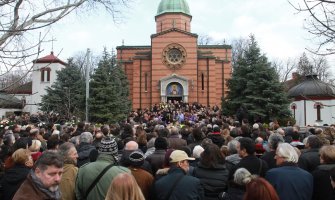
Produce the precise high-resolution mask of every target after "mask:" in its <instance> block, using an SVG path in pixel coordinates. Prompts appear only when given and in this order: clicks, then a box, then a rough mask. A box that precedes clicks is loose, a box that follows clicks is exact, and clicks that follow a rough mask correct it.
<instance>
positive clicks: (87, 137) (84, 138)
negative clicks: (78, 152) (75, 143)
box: [79, 132, 93, 143]
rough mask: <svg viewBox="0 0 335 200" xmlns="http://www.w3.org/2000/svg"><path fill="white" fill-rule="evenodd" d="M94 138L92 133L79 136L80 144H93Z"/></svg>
mask: <svg viewBox="0 0 335 200" xmlns="http://www.w3.org/2000/svg"><path fill="white" fill-rule="evenodd" d="M92 141H93V136H92V134H91V133H90V132H83V133H81V134H80V136H79V143H82V142H86V143H92Z"/></svg>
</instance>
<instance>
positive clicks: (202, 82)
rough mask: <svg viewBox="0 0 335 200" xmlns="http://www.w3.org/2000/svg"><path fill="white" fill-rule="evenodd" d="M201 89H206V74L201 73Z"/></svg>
mask: <svg viewBox="0 0 335 200" xmlns="http://www.w3.org/2000/svg"><path fill="white" fill-rule="evenodd" d="M201 90H205V75H204V73H202V74H201Z"/></svg>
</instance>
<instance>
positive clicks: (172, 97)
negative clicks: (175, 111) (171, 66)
mask: <svg viewBox="0 0 335 200" xmlns="http://www.w3.org/2000/svg"><path fill="white" fill-rule="evenodd" d="M183 94H184V90H183V86H182V85H181V84H180V83H178V82H172V83H170V84H168V85H167V87H166V97H167V98H166V99H167V101H168V102H169V101H171V102H175V101H178V102H180V101H182V100H183Z"/></svg>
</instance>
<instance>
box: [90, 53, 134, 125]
mask: <svg viewBox="0 0 335 200" xmlns="http://www.w3.org/2000/svg"><path fill="white" fill-rule="evenodd" d="M90 96H91V97H90V104H89V108H90V114H91V121H95V122H99V123H115V122H119V121H122V120H125V119H126V118H127V116H128V114H129V112H130V110H131V102H130V100H129V84H128V79H127V77H126V75H125V73H124V72H123V69H122V68H121V67H120V66H118V65H117V64H116V60H115V56H114V55H110V54H109V53H108V52H107V50H106V49H104V52H103V56H102V59H101V60H100V62H99V64H98V68H97V69H96V71H95V73H94V74H93V76H92V77H91V82H90Z"/></svg>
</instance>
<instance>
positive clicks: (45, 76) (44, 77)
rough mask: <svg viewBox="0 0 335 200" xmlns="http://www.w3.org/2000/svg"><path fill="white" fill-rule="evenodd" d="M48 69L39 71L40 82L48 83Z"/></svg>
mask: <svg viewBox="0 0 335 200" xmlns="http://www.w3.org/2000/svg"><path fill="white" fill-rule="evenodd" d="M50 71H51V69H50V68H42V69H41V82H50Z"/></svg>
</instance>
